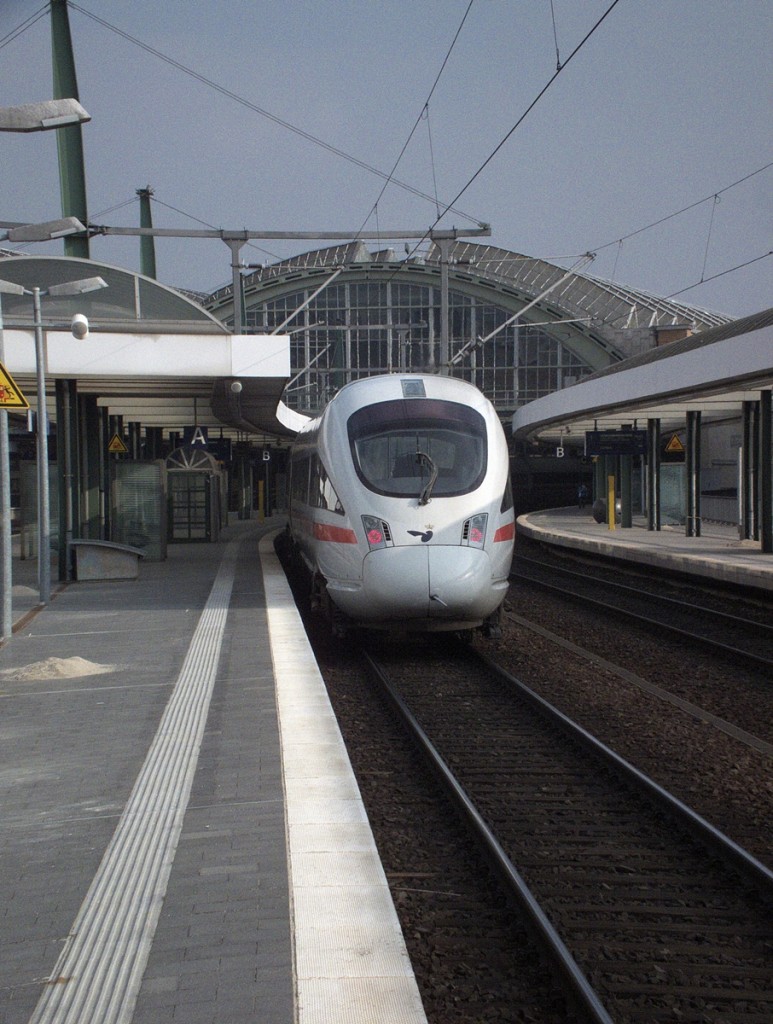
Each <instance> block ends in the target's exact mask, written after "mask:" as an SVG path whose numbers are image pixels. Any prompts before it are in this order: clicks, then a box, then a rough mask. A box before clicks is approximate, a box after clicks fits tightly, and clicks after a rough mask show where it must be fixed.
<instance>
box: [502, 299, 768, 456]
mask: <svg viewBox="0 0 773 1024" xmlns="http://www.w3.org/2000/svg"><path fill="white" fill-rule="evenodd" d="M770 388H773V308H772V309H768V310H765V311H763V312H761V313H757V314H754V315H752V316H747V317H743V318H742V319H739V320H733V321H731V322H729V323H726V324H723V325H721V326H719V327H714V328H711V329H709V330H704V331H701V332H700V333H698V334H693V335H691V336H690V337H686V338H682V339H680V340H678V341H673V342H670V343H669V344H666V345H663V346H661V347H660V348H655V349H651V350H650V351H648V352H645V353H643V354H642V355H640V356H635V357H633V358H631V359H626V360H623V361H622V362H620V363H617V364H615V365H614V366H610V367H607V368H606V369H605V370H600V371H598V372H597V373H594V374H592V375H591V376H589V377H586V378H584V380H582V381H580V382H579V383H577V384H574V385H573V386H571V387H568V388H564V389H563V390H562V391H555V392H553V393H552V394H550V395H546V396H545V397H544V398H539V399H537V400H536V401H534V402H530V403H529V404H528V405H524V406H523V407H522V408H520V409H518V410H517V411H516V413H515V414H514V416H513V421H512V422H513V436H514V437H515V438H516V439H517V440H524V441H525V440H531V441H550V442H559V441H560V442H561V443H563V444H569V445H571V444H572V443H573V441H574V439H577V440H578V442H579V441H580V440H581V439H584V436H585V432H586V431H589V430H618V429H620V428H621V427H631V426H634V427H636V426H638V427H639V428H641V429H643V428H644V427H645V426H646V421H647V420H648V419H659V420H660V421H661V426H662V427H663V428H664V429H678V428H679V427H681V426H683V425H684V423H685V415H686V413H687V412H689V411H699V412H701V413H702V414H704V415H705V416H707V417H709V416H711V417H720V416H737V415H739V414H740V412H741V408H742V403H743V402H744V401H753V400H756V399H757V398H758V397H759V393H760V391H762V390H767V389H770Z"/></svg>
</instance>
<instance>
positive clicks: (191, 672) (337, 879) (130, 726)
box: [0, 519, 426, 1024]
mask: <svg viewBox="0 0 773 1024" xmlns="http://www.w3.org/2000/svg"><path fill="white" fill-rule="evenodd" d="M283 525H284V521H283V520H281V521H280V520H279V519H277V520H275V521H274V522H271V521H267V522H266V523H260V524H259V523H255V522H244V523H239V524H235V525H233V526H230V527H229V528H228V529H227V530H226V531H224V533H223V535H222V538H221V541H220V542H219V543H217V544H186V545H174V546H170V548H169V557H168V558H167V560H166V561H165V562H161V563H153V562H143V563H141V567H140V573H139V578H138V579H136V580H122V581H115V580H113V581H89V582H75V583H71V584H67V585H66V586H64V587H60V586H57V585H56V584H55V585H54V596H53V598H52V600H51V602H50V604H49V605H48V606H46V607H45V608H43V609H40V610H35V604H36V602H37V591H36V584H35V567H34V563H26V564H25V563H21V564H19V563H18V562H17V561H16V560H15V562H14V570H15V576H14V579H15V585H14V591H13V596H14V619H15V621H16V623H17V625H18V628H17V629H16V631H15V632H14V635H13V637H12V639H11V640H10V641H8V642H7V643H6V644H5V645H3V646H2V647H0V820H2V829H0V1022H2V1024H111V1022H116V1024H117V1022H119V1021H120V1022H124V1024H128V1022H132V1024H166V1022H170V1021H172V1022H177V1021H183V1022H185V1024H241V1022H251V1024H253V1022H260V1024H292V1022H294V1021H298V1022H299V1024H332V1022H336V1024H338V1022H347V1021H351V1022H352V1024H355V1022H357V1024H360V1022H363V1021H368V1022H384V1024H386V1022H389V1024H393V1022H406V1024H421V1022H425V1021H426V1018H425V1016H424V1013H423V1009H422V1006H421V1001H420V997H419V994H418V990H417V987H416V983H415V979H414V977H413V972H412V969H411V966H410V962H409V960H408V957H407V953H406V951H405V947H404V943H403V939H402V933H401V932H400V929H399V925H398V923H397V918H396V915H395V913H394V907H393V906H392V902H391V897H390V894H389V889H388V885H387V883H386V879H385V877H384V874H383V869H382V867H381V864H380V861H379V860H378V856H377V852H376V850H375V844H374V843H373V839H372V835H371V833H370V828H369V825H368V823H367V817H366V815H365V812H364V808H363V807H362V803H361V800H360V799H359V791H358V790H357V786H356V782H355V781H354V777H353V774H352V773H351V767H350V765H349V762H348V758H347V756H346V752H345V748H344V747H343V744H342V741H341V738H340V733H339V732H338V728H337V724H336V723H335V719H334V717H333V716H332V712H331V709H330V707H329V702H328V701H327V695H326V692H325V691H324V686H323V685H322V683H321V679H320V678H319V674H318V671H317V669H316V664H315V662H314V659H313V655H312V654H311V651H310V649H309V647H308V644H307V643H306V639H305V633H304V632H303V629H302V625H301V624H300V620H299V619H298V616H297V612H296V611H295V608H294V605H293V603H292V600H291V597H290V595H289V591H288V590H287V587H286V583H285V582H284V576H283V574H282V573H281V570H280V569H279V567H278V563H277V561H276V558H275V556H274V554H273V546H272V545H271V543H270V535H271V531H273V530H275V529H278V528H280V527H281V526H283Z"/></svg>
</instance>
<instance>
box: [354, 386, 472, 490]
mask: <svg viewBox="0 0 773 1024" xmlns="http://www.w3.org/2000/svg"><path fill="white" fill-rule="evenodd" d="M348 431H349V444H350V446H351V450H352V458H353V460H354V466H355V469H356V470H357V475H358V477H359V478H360V480H361V481H362V482H363V483H364V484H365V486H366V487H368V488H369V489H370V490H372V491H375V492H376V493H377V494H387V495H390V496H391V497H396V498H412V497H415V498H420V497H422V495H423V496H424V497H425V499H426V500H429V497H430V492H429V491H428V490H427V489H428V488H431V497H433V498H437V497H451V496H453V495H457V494H467V493H468V492H469V491H474V490H475V489H476V488H477V487H479V486H480V485H481V483H482V482H483V478H484V476H485V475H486V460H487V446H486V423H485V420H484V419H483V417H482V416H481V415H480V413H478V412H476V411H475V410H474V409H470V408H469V407H468V406H466V405H459V404H458V403H456V402H443V401H437V400H433V399H422V398H414V399H408V400H405V399H398V400H396V401H391V402H379V403H378V404H377V405H370V406H367V407H366V408H364V409H359V410H358V411H357V412H355V413H354V414H353V415H352V416H350V417H349V423H348ZM433 476H434V480H433ZM422 503H423V502H422Z"/></svg>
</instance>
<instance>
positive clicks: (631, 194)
mask: <svg viewBox="0 0 773 1024" xmlns="http://www.w3.org/2000/svg"><path fill="white" fill-rule="evenodd" d="M612 2H613V0H552V4H551V0H473V2H472V4H470V0H217V2H215V0H198V2H193V0H165V2H163V3H159V2H158V0H77V2H74V3H73V4H71V7H70V28H71V33H72V38H73V45H74V49H75V57H76V62H77V76H78V86H79V94H80V100H81V103H82V104H83V106H84V107H86V109H87V110H88V112H89V113H90V114H91V116H92V119H93V120H92V121H91V122H90V123H89V124H87V125H85V126H84V128H83V138H84V148H85V156H86V175H87V187H88V206H89V216H90V218H91V220H92V221H94V222H97V223H103V224H110V225H115V226H138V225H139V206H138V200H137V197H136V190H137V189H138V188H143V187H145V186H146V185H150V186H151V188H153V190H154V193H155V199H156V202H155V203H154V223H155V225H156V226H157V227H175V228H195V227H202V226H212V227H217V228H230V229H240V228H248V229H250V230H255V231H258V230H264V229H265V230H271V231H323V230H335V231H352V232H353V233H355V232H356V231H357V230H358V229H361V228H362V227H363V226H366V227H367V229H369V230H371V231H376V230H378V231H383V232H385V233H386V232H388V231H389V230H390V229H412V230H421V231H423V230H424V229H426V228H429V227H430V225H432V224H433V223H434V222H435V221H436V219H437V211H438V209H439V210H440V211H441V212H442V211H443V210H444V209H445V208H446V206H447V205H448V204H449V203H450V202H451V201H453V200H454V199H455V197H456V196H457V195H458V194H459V193H460V192H461V191H462V190H463V189H465V186H466V185H467V183H468V182H469V181H470V180H471V179H472V178H473V177H474V176H475V175H476V172H478V171H479V169H480V168H481V167H482V166H483V164H484V163H485V162H486V161H487V159H488V158H489V157H490V156H491V154H492V153H493V152H494V150H495V149H496V148H497V147H498V146H499V145H500V143H502V142H503V140H504V139H505V137H506V136H507V135H508V133H509V132H510V131H511V129H513V126H514V125H516V123H517V122H518V121H519V120H520V119H521V118H522V117H523V115H524V114H525V113H526V111H527V109H528V108H529V106H530V104H532V102H533V101H534V100H535V99H536V98H537V96H538V94H539V93H540V91H541V90H542V89H543V88H544V87H545V86H547V85H548V83H549V82H550V80H551V78H552V77H553V76H555V79H554V81H553V82H552V84H550V86H549V88H547V91H546V92H545V93H544V95H543V96H542V97H541V98H540V99H539V100H538V102H537V103H536V105H535V106H534V107H533V109H532V110H531V111H530V113H528V114H526V116H525V118H524V119H523V121H522V123H521V124H520V125H519V126H518V127H516V128H515V130H514V131H512V134H510V136H509V138H508V139H507V141H505V142H504V144H503V145H502V146H501V148H500V149H499V150H498V152H497V153H496V155H494V156H493V158H492V159H491V160H490V161H489V162H488V163H487V164H486V166H485V167H483V169H482V170H480V173H479V174H477V177H474V181H473V182H472V184H471V185H470V186H469V187H468V188H466V190H465V191H463V194H462V195H461V196H460V197H459V199H458V200H457V201H456V203H455V211H454V212H449V213H446V214H445V215H444V216H443V217H442V219H441V220H440V222H439V226H441V227H451V226H455V227H457V228H459V229H463V228H465V227H470V226H475V222H476V221H482V222H487V223H490V225H491V229H492V235H491V242H492V243H493V244H495V245H499V246H502V247H504V248H507V249H513V250H515V251H517V252H520V253H525V254H527V255H530V256H539V257H543V258H546V259H551V260H555V261H556V262H558V263H560V264H561V265H562V266H567V267H568V266H571V265H572V263H573V262H574V257H575V256H576V255H578V254H581V253H583V252H586V251H594V252H596V253H597V255H596V259H595V261H594V263H593V264H592V265H591V266H590V267H589V268H586V269H587V270H588V272H589V273H592V274H595V275H596V276H598V277H602V278H606V279H614V280H615V281H617V282H619V283H621V284H626V285H629V286H633V287H636V288H641V289H643V290H646V291H651V292H654V293H656V294H659V295H671V294H674V293H680V294H679V295H678V298H679V299H680V300H681V301H684V302H688V303H692V304H694V305H698V306H702V307H705V308H707V309H712V310H716V311H719V312H723V313H726V314H729V315H739V316H740V315H744V314H746V313H753V312H756V311H758V310H760V309H763V308H766V307H768V306H770V305H771V304H773V303H772V301H771V299H772V297H771V280H773V256H766V254H767V253H770V251H771V249H773V244H771V242H772V241H773V237H772V236H773V231H771V227H772V226H773V215H772V208H773V204H771V191H772V190H771V184H772V183H773V167H768V168H767V169H766V170H761V169H762V168H765V167H766V165H767V164H769V163H770V162H771V161H773V152H772V151H773V146H771V119H772V118H771V112H772V111H773V102H772V101H773V89H772V88H771V85H772V78H773V75H772V73H771V67H772V66H773V59H772V58H771V54H773V4H771V2H770V0H619V2H618V3H617V4H616V6H614V9H613V10H612V11H611V12H610V13H609V14H608V16H607V17H606V18H605V20H604V21H603V22H602V23H601V25H600V26H599V27H598V28H597V29H596V31H595V32H594V33H593V34H592V35H591V36H590V38H589V39H588V40H587V41H586V42H585V43H584V44H583V45H582V47H581V48H580V49H579V50H578V51H577V52H576V53H575V54H574V56H571V55H572V52H573V51H574V50H575V48H576V47H577V46H578V44H580V43H581V42H582V40H583V38H584V37H585V36H586V35H587V33H588V32H590V31H591V29H592V28H593V26H594V25H595V24H596V22H598V20H599V19H600V18H601V17H602V15H603V14H604V12H605V11H607V9H608V8H609V7H610V6H611V4H612ZM46 6H47V5H46V4H45V3H44V0H0V87H1V90H2V92H1V93H0V105H3V106H11V105H14V104H18V103H28V102H33V101H36V100H42V99H47V98H50V97H51V95H52V77H51V41H50V18H49V16H48V14H47V13H45V12H46ZM86 12H88V13H86ZM39 13H41V14H42V16H41V17H40V18H38V20H35V17H36V15H38V14H39ZM92 15H95V16H96V17H97V18H99V19H102V21H103V22H107V23H108V25H106V24H104V23H101V22H100V21H98V20H95V18H94V17H92ZM463 19H464V23H463V24H462V22H463ZM25 25H28V27H26V28H25V27H24V26H25ZM554 25H555V29H554ZM460 26H461V29H460ZM17 29H23V31H20V32H17ZM116 29H117V30H120V32H121V33H125V35H121V34H119V33H118V32H117V31H115V30H116ZM457 32H458V37H457V38H456V42H455V43H454V45H453V48H451V46H452V43H453V42H454V37H455V36H457ZM127 36H129V37H133V39H130V38H127ZM133 40H137V41H139V43H142V44H144V46H145V47H148V48H152V49H153V50H155V51H157V52H156V53H153V52H150V49H146V48H143V46H140V45H138V42H136V41H133ZM449 49H450V54H449ZM446 57H447V58H448V59H447V62H446V64H445V67H444V68H443V71H442V74H441V75H440V78H439V80H438V81H437V84H436V85H435V87H434V91H432V94H431V98H429V97H430V91H431V90H432V89H433V83H435V81H436V79H437V77H438V73H439V72H440V71H441V67H443V62H444V60H446ZM570 57H571V59H569V58H570ZM558 61H560V62H561V64H562V70H561V72H560V73H559V74H558V75H556V68H557V63H558ZM172 62H174V63H172ZM178 65H182V66H183V67H184V68H185V69H187V71H186V70H183V69H181V67H179V66H178ZM202 79H204V80H202ZM226 92H227V93H229V94H231V95H226ZM428 98H429V103H428V104H427V100H428ZM425 104H427V105H426V108H425ZM261 111H262V112H261ZM422 111H424V116H423V117H420V115H422ZM267 115H270V116H267ZM272 118H274V119H279V120H281V121H284V122H286V123H287V125H291V126H292V129H297V130H295V131H294V130H292V129H291V128H290V127H285V126H283V125H281V124H279V123H278V122H277V120H272ZM417 121H418V125H417V127H416V131H415V132H414V134H413V136H412V137H411V139H410V142H409V143H408V145H407V147H406V149H405V153H404V155H403V156H402V158H401V160H400V162H399V164H398V166H397V168H396V171H395V176H396V177H397V178H399V180H400V181H401V182H402V183H405V184H406V185H409V186H410V187H411V188H412V189H415V190H418V191H419V192H422V193H425V195H426V196H427V197H429V198H424V197H422V196H417V195H416V194H414V192H412V191H410V190H409V189H408V188H404V187H401V186H398V185H396V184H394V183H391V184H389V185H388V187H387V188H386V189H385V190H384V191H383V194H382V189H383V186H384V180H383V179H382V178H380V177H379V176H378V175H377V174H375V173H373V172H372V171H370V170H367V169H365V168H363V167H362V166H360V165H359V164H358V163H357V162H356V161H360V162H361V163H362V164H366V165H369V166H370V167H372V168H376V169H378V170H380V171H382V172H385V173H388V172H390V171H391V170H392V168H393V166H394V165H395V162H396V161H397V159H398V157H399V155H400V152H401V150H402V149H403V147H404V146H405V144H406V142H407V140H408V138H409V135H410V132H411V130H412V129H413V128H414V125H416V123H417ZM301 133H307V134H308V135H311V136H314V137H315V138H316V139H317V140H319V142H314V141H312V140H310V139H309V138H306V137H304V136H303V134H301ZM319 143H324V145H321V144H319ZM325 147H330V148H325ZM331 149H336V150H339V151H341V153H344V154H346V155H347V156H349V157H351V158H354V159H346V157H345V156H343V155H337V154H336V153H333V152H331ZM0 153H1V154H2V160H1V163H0V166H1V167H2V190H1V191H0V197H1V198H2V202H1V203H0V220H10V221H24V222H37V221H44V220H51V219H55V218H56V217H58V216H60V215H61V209H60V201H59V194H58V192H59V184H58V169H57V158H56V145H55V141H54V139H53V137H52V134H51V133H39V134H35V135H12V134H3V135H2V137H0ZM756 172H759V173H756ZM747 176H750V177H747ZM744 178H746V179H747V180H745V181H741V179H744ZM739 181H741V183H740V184H735V183H736V182H739ZM730 186H732V187H730ZM435 196H437V205H436V202H435ZM715 196H716V199H715V198H714V197H715ZM701 200H705V201H703V202H701ZM686 207H692V208H691V209H689V210H687V212H685V213H681V214H680V215H679V216H674V217H670V216H669V215H671V214H674V213H676V212H677V211H680V210H683V209H684V208H686ZM662 218H668V219H667V220H665V221H664V222H663V223H662V224H660V225H659V226H657V227H653V228H649V229H648V230H644V231H641V230H640V229H642V228H646V227H647V226H648V225H650V224H652V223H653V222H656V221H659V220H661V219H662ZM634 233H635V234H634ZM629 236H630V237H629ZM621 239H622V241H621ZM325 244H326V243H325V242H324V241H321V242H289V241H272V242H266V243H262V242H257V243H255V246H254V247H253V246H250V247H247V248H245V249H243V250H242V257H243V258H244V259H245V260H246V261H247V262H250V263H260V262H267V261H271V260H273V259H274V258H279V257H286V256H290V255H294V254H297V253H299V252H303V251H305V250H306V249H311V248H316V247H317V246H322V245H325ZM387 244H389V242H388V240H387V239H386V237H385V239H384V243H383V245H384V246H386V245H387ZM372 247H373V248H376V247H378V243H375V242H374V243H372ZM395 248H396V249H397V251H398V252H403V243H402V242H397V243H395ZM27 251H32V252H37V253H43V252H45V251H46V249H45V248H44V247H42V246H33V247H28V250H27ZM48 251H53V252H61V243H59V244H58V246H57V248H55V249H49V250H48ZM91 255H92V258H94V259H97V260H103V261H104V262H107V263H113V264H117V265H119V266H127V267H130V268H132V269H139V240H138V239H136V238H132V239H128V240H124V239H115V238H98V239H94V240H92V243H91ZM760 257H765V258H762V259H760ZM750 261H756V262H753V263H751V265H749V266H747V267H745V268H744V269H738V270H734V271H733V272H731V273H725V272H726V271H730V270H732V268H735V267H738V266H739V265H741V264H745V263H750ZM157 264H158V276H159V279H160V280H161V281H163V282H164V283H167V284H171V285H175V286H179V287H183V288H192V289H196V290H201V291H209V290H213V289H214V288H216V287H217V286H219V285H221V284H223V283H226V282H228V281H230V269H229V268H230V252H229V250H228V249H227V247H226V246H225V245H224V244H223V243H222V242H220V241H217V240H213V241H210V240H207V241H199V240H184V241H183V240H176V239H175V240H166V239H164V240H158V241H157ZM717 275H722V276H717ZM700 281H703V283H702V284H700V285H699V286H698V287H690V286H692V285H695V284H696V283H698V282H700ZM688 288H689V290H683V289H688Z"/></svg>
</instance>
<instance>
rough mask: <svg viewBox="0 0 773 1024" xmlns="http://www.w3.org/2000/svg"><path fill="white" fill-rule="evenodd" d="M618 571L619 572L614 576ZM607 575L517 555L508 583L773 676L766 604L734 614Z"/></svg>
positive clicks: (772, 641)
mask: <svg viewBox="0 0 773 1024" xmlns="http://www.w3.org/2000/svg"><path fill="white" fill-rule="evenodd" d="M618 575H619V574H618ZM610 576H611V573H605V574H603V575H599V574H598V573H597V572H594V570H593V568H592V567H588V568H586V569H583V570H582V571H580V570H579V569H569V568H566V567H561V566H557V565H555V564H553V563H550V564H549V563H547V562H545V561H541V560H539V559H534V558H528V557H526V556H523V555H518V556H517V557H516V558H515V559H514V560H513V571H512V573H511V576H510V579H511V582H513V583H515V584H516V585H517V584H518V583H519V582H526V583H528V584H530V585H533V586H538V587H540V588H542V589H544V590H547V591H550V592H551V593H554V594H558V595H560V596H561V597H565V598H569V599H571V600H574V601H578V602H580V603H582V604H583V605H584V606H585V607H593V608H595V609H597V610H599V611H602V612H603V613H604V614H606V615H608V614H614V615H618V616H624V617H626V618H628V619H631V620H633V621H635V622H637V623H638V624H640V625H645V626H648V627H654V628H656V629H657V630H658V632H659V633H661V634H663V633H668V634H670V635H673V636H678V637H680V638H682V639H686V640H688V641H690V642H691V643H696V644H700V645H701V646H703V647H706V648H708V649H710V650H712V651H713V652H715V653H718V654H720V655H722V656H723V657H725V658H728V659H730V660H732V661H733V662H734V663H736V664H737V663H739V662H740V663H743V664H744V665H746V666H747V667H750V668H754V669H756V670H758V671H761V672H763V673H768V674H773V624H771V622H770V608H768V609H767V621H766V618H765V614H764V613H763V614H760V612H759V610H758V608H757V607H756V606H752V605H749V606H748V607H749V609H750V614H749V615H744V614H734V613H730V612H727V611H723V610H722V609H720V608H718V607H716V604H714V605H710V604H697V603H696V598H695V597H691V599H690V600H685V599H684V598H682V597H674V596H668V595H667V594H666V593H665V592H664V590H665V587H662V586H661V588H660V589H659V590H658V589H657V583H653V582H652V581H650V583H649V585H648V586H647V587H645V586H643V585H641V584H639V585H633V583H632V582H631V579H632V577H630V576H626V579H627V580H628V582H625V583H622V582H617V581H615V580H613V579H611V578H610Z"/></svg>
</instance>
